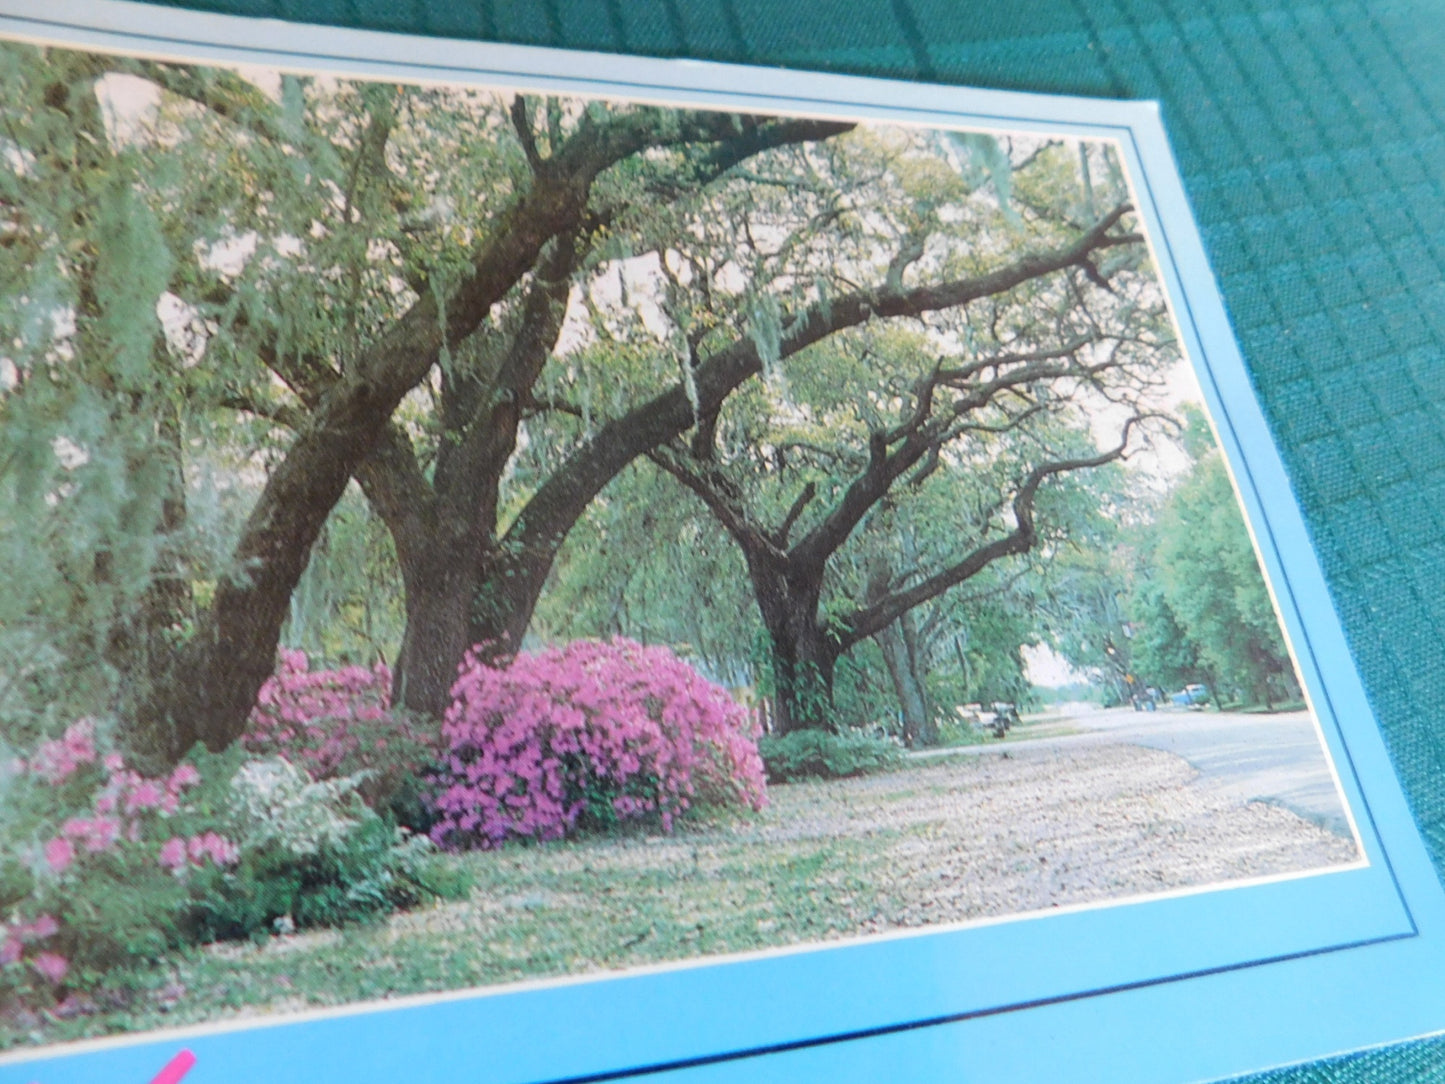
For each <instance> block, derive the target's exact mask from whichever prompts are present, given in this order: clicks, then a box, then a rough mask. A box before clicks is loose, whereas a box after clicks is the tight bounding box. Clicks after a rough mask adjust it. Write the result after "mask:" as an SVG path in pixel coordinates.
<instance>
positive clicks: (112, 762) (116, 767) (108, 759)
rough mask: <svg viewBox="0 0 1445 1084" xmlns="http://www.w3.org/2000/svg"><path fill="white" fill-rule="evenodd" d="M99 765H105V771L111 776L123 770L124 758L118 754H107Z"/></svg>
mask: <svg viewBox="0 0 1445 1084" xmlns="http://www.w3.org/2000/svg"><path fill="white" fill-rule="evenodd" d="M101 763H102V764H103V765H105V770H106V771H108V772H110V773H112V774H114V773H115V772H118V771H122V770H123V769H124V768H125V758H124V757H122V756H121V755H120V754H119V753H107V754H106V755H105V759H104V760H102V761H101Z"/></svg>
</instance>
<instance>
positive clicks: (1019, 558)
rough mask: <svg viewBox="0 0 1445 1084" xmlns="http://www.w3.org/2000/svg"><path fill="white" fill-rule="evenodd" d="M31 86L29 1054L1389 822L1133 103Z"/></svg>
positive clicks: (24, 818) (1145, 867)
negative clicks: (774, 105) (1297, 592)
mask: <svg viewBox="0 0 1445 1084" xmlns="http://www.w3.org/2000/svg"><path fill="white" fill-rule="evenodd" d="M0 83H3V85H4V86H5V87H6V94H5V97H4V100H3V102H0V491H3V498H0V555H3V560H4V563H5V567H6V569H7V574H6V576H5V577H4V578H3V579H0V651H3V654H4V657H5V658H6V659H7V660H8V661H7V663H6V664H5V666H4V668H3V670H0V753H3V757H0V832H3V839H0V1047H8V1048H17V1047H25V1046H33V1045H36V1044H46V1043H52V1042H61V1041H66V1040H71V1039H77V1038H83V1037H91V1036H101V1035H108V1034H115V1033H119V1032H134V1031H138V1030H139V1031H144V1030H148V1029H153V1028H160V1027H168V1026H172V1025H176V1024H193V1023H211V1022H219V1021H223V1020H235V1019H240V1018H245V1017H259V1016H262V1015H266V1016H272V1017H273V1016H274V1014H285V1013H292V1012H298V1011H300V1010H303V1009H308V1008H315V1007H321V1006H329V1005H341V1004H351V1003H360V1002H369V1001H375V1000H378V999H382V998H388V997H395V996H400V995H407V994H416V993H426V992H437V991H457V990H464V989H474V988H482V987H489V986H495V985H498V984H504V983H513V982H518V981H524V980H534V979H542V978H554V977H559V976H573V975H592V974H603V973H608V972H616V971H621V970H625V969H629V968H636V967H640V966H643V965H651V964H660V963H676V962H679V961H689V960H692V961H705V960H706V959H708V958H716V957H722V956H735V955H737V954H746V953H753V952H759V951H764V950H779V949H786V948H789V947H798V946H809V945H818V944H825V943H835V942H841V941H847V940H850V939H857V938H864V937H870V936H875V935H882V934H897V933H899V932H904V931H925V930H931V929H945V928H957V927H958V926H959V925H960V924H966V923H970V922H976V921H978V920H998V919H1000V918H1005V917H1008V916H1020V915H1029V914H1037V913H1039V912H1044V911H1048V910H1050V909H1053V908H1070V907H1079V906H1083V905H1105V904H1109V903H1111V902H1117V901H1122V900H1137V899H1139V898H1142V897H1149V896H1152V895H1159V894H1166V893H1179V892H1182V891H1203V890H1205V889H1210V888H1222V887H1227V886H1230V885H1237V884H1244V883H1250V884H1253V883H1258V882H1259V881H1261V880H1267V879H1270V878H1284V877H1297V876H1301V875H1304V874H1308V873H1313V872H1320V871H1328V870H1333V869H1340V868H1345V867H1355V866H1359V865H1360V864H1362V863H1363V861H1364V858H1363V850H1362V846H1361V844H1360V841H1359V838H1358V836H1357V834H1356V832H1355V828H1354V822H1353V819H1352V815H1351V813H1350V811H1349V809H1348V808H1347V806H1346V804H1345V802H1344V799H1343V797H1342V795H1341V790H1340V787H1339V784H1338V781H1337V779H1336V776H1335V770H1334V767H1333V766H1332V764H1331V762H1330V759H1329V757H1328V754H1327V751H1326V748H1325V745H1324V743H1323V740H1322V738H1321V733H1320V728H1319V725H1318V722H1317V720H1316V719H1315V717H1314V715H1313V714H1312V711H1311V709H1310V707H1309V704H1308V694H1307V690H1306V689H1305V688H1304V682H1303V681H1302V679H1301V677H1300V674H1299V672H1298V670H1297V668H1296V665H1295V662H1294V661H1293V658H1292V654H1291V648H1290V646H1289V645H1288V644H1287V643H1286V639H1285V636H1284V634H1283V633H1282V631H1281V625H1280V621H1279V619H1278V617H1277V613H1276V608H1275V605H1274V602H1273V601H1272V598H1271V594H1270V590H1269V588H1268V587H1267V586H1266V583H1265V580H1264V578H1263V576H1262V575H1261V572H1260V563H1259V560H1258V558H1257V555H1256V549H1255V545H1254V543H1253V541H1252V539H1251V535H1250V532H1249V530H1248V528H1247V527H1246V524H1245V521H1244V518H1243V516H1242V515H1241V512H1240V504H1239V500H1238V498H1237V496H1236V493H1235V488H1234V481H1233V480H1232V478H1231V474H1230V470H1229V467H1228V465H1227V464H1226V461H1225V458H1224V456H1223V454H1222V452H1221V450H1220V447H1219V445H1218V442H1217V440H1216V437H1215V432H1214V429H1213V428H1212V424H1218V419H1214V420H1213V423H1212V421H1211V419H1210V418H1209V416H1208V415H1207V412H1206V409H1205V406H1204V396H1203V395H1202V393H1201V390H1200V385H1199V382H1198V379H1197V376H1196V374H1195V371H1194V369H1193V367H1192V366H1191V362H1190V360H1189V359H1188V358H1187V357H1186V356H1185V354H1184V351H1183V349H1182V346H1181V343H1180V336H1179V332H1178V329H1177V326H1176V322H1175V319H1174V317H1173V315H1172V314H1171V310H1170V302H1169V299H1168V297H1167V296H1166V291H1165V286H1164V283H1163V280H1162V279H1161V277H1160V274H1159V271H1158V269H1157V266H1156V246H1157V244H1158V239H1157V238H1151V237H1149V236H1147V235H1146V232H1145V227H1144V225H1143V217H1142V216H1141V215H1140V214H1139V213H1138V212H1137V209H1136V196H1135V194H1134V188H1133V187H1132V186H1133V185H1135V184H1137V183H1138V178H1131V177H1130V176H1128V175H1127V171H1126V165H1125V157H1124V156H1123V155H1122V154H1121V152H1120V148H1119V147H1118V145H1117V144H1115V143H1114V142H1112V141H1110V140H1106V139H1080V138H1078V137H1076V136H1074V135H1070V134H1067V133H1063V132H1061V133H1057V134H1055V133H1050V132H1047V131H1040V130H1036V129H1034V128H1030V129H1029V130H1005V129H993V130H987V131H985V130H964V129H946V130H944V129H936V128H930V127H911V126H906V125H900V124H882V123H874V122H855V121H853V120H848V119H839V118H837V117H828V116H817V115H808V114H805V113H799V114H795V115H761V114H757V113H751V112H743V113H738V112H727V111H710V110H705V109H699V108H692V107H676V106H671V105H667V104H659V103H656V102H631V101H626V100H603V99H598V98H582V97H577V96H569V95H566V94H536V93H530V92H519V91H516V90H514V89H505V88H499V89H495V90H493V89H486V88H480V87H477V86H470V85H440V84H437V85H409V84H398V83H395V82H381V81H354V80H347V79H342V78H338V77H334V76H330V75H310V76H308V75H303V74H295V73H286V74H282V73H278V72H273V71H268V70H263V69H259V68H234V69H223V68H213V67H205V66H196V65H190V64H179V63H162V62H158V61H152V60H143V59H136V58H131V57H125V56H109V55H96V54H90V53H85V52H79V51H73V50H67V49H60V48H40V47H36V46H31V45H20V44H0Z"/></svg>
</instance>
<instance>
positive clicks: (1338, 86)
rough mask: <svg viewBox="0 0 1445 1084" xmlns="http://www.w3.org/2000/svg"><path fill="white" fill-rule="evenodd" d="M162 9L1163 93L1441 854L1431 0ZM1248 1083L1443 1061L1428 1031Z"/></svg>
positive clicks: (998, 83)
mask: <svg viewBox="0 0 1445 1084" xmlns="http://www.w3.org/2000/svg"><path fill="white" fill-rule="evenodd" d="M180 6H185V7H189V8H193V9H196V10H210V11H219V12H226V13H229V14H238V15H258V16H268V17H272V18H282V19H293V20H298V21H305V22H319V23H331V24H336V25H343V26H350V27H359V28H365V29H374V30H394V31H403V32H409V33H420V34H430V35H439V36H449V37H460V38H472V39H480V40H491V41H505V42H515V43H523V44H534V45H546V46H557V47H566V48H578V49H590V50H596V51H602V52H634V53H641V54H646V55H651V56H669V57H670V56H688V57H696V58H700V59H706V60H717V61H731V62H738V63H749V64H762V65H774V66H785V67H793V68H802V69H810V70H817V71H832V72H844V73H850V74H857V75H871V76H884V77H888V78H893V79H909V80H926V81H938V82H945V83H957V84H966V85H977V86H987V87H999V88H1009V89H1020V90H1037V91H1054V92H1061V93H1067V94H1077V95H1086V96H1094V97H1107V98H1155V99H1158V100H1159V101H1161V102H1162V103H1163V110H1164V120H1165V124H1166V126H1167V128H1168V130H1169V134H1170V138H1171V140H1172V141H1173V146H1174V151H1175V154H1176V155H1177V157H1178V159H1179V163H1180V167H1181V169H1182V171H1183V174H1184V183H1185V187H1186V189H1187V190H1188V193H1189V196H1190V199H1191V201H1192V202H1193V205H1194V210H1195V214H1196V216H1197V218H1198V221H1199V225H1200V228H1201V230H1202V231H1203V234H1204V239H1205V243H1206V245H1207V247H1208V249H1209V254H1210V257H1211V260H1212V261H1213V265H1214V269H1215V273H1216V275H1217V276H1218V279H1219V283H1220V286H1221V288H1222V290H1223V293H1224V298H1225V301H1226V303H1227V305H1228V307H1229V310H1230V313H1231V316H1232V319H1233V321H1234V325H1235V330H1236V333H1237V335H1238V337H1239V340H1240V344H1241V346H1242V347H1243V350H1244V355H1245V358H1246V360H1247V362H1248V365H1249V368H1250V372H1251V374H1252V376H1253V378H1254V381H1255V383H1256V386H1257V387H1258V389H1259V392H1260V395H1261V398H1262V400H1263V403H1264V407H1265V412H1266V414H1267V415H1268V418H1269V421H1270V424H1271V425H1272V426H1273V429H1274V432H1275V435H1276V437H1277V439H1278V441H1279V443H1280V445H1281V448H1282V451H1283V455H1284V459H1285V463H1286V466H1287V467H1288V469H1289V472H1290V474H1291V477H1292V478H1293V481H1294V486H1295V489H1296V492H1297V495H1298V497H1299V499H1300V502H1301V504H1302V505H1303V507H1304V511H1305V516H1306V518H1307V520H1308V522H1309V525H1310V528H1311V531H1312V532H1313V535H1314V539H1315V543H1316V546H1317V548H1318V550H1319V554H1320V558H1321V561H1322V563H1323V565H1324V568H1325V572H1326V575H1327V577H1328V579H1329V583H1330V587H1331V590H1332V592H1333V596H1334V602H1335V605H1336V607H1337V608H1338V610H1339V612H1340V614H1341V617H1342V618H1343V621H1344V626H1345V630H1346V633H1347V635H1348V637H1349V639H1350V642H1351V644H1352V647H1353V650H1354V652H1355V654H1356V657H1357V659H1358V662H1359V666H1360V669H1361V672H1362V674H1363V677H1364V681H1365V685H1366V688H1367V690H1368V692H1369V694H1370V697H1371V699H1372V700H1373V703H1374V705H1375V708H1376V711H1377V713H1378V715H1379V717H1380V719H1381V721H1382V723H1383V726H1384V728H1385V732H1386V737H1387V740H1388V742H1389V747H1390V750H1391V753H1392V755H1393V757H1394V761H1395V764H1396V766H1397V768H1398V770H1399V773H1400V776H1401V778H1402V780H1403V782H1404V784H1405V788H1406V790H1407V792H1408V794H1409V797H1410V800H1411V802H1412V803H1413V807H1414V810H1415V814H1416V817H1417V819H1418V821H1419V822H1420V825H1421V827H1422V829H1423V831H1424V834H1425V838H1426V841H1427V844H1428V845H1429V847H1430V848H1431V855H1432V857H1433V859H1434V862H1435V866H1436V868H1437V870H1440V869H1445V664H1442V650H1441V645H1442V643H1445V4H1441V3H1439V2H1438V0H1392V2H1382V3H1374V4H1366V3H1361V2H1358V0H1339V2H1303V0H1011V2H1006V3H1005V2H997V3H988V2H982V0H972V2H969V0H852V2H849V0H811V2H799V0H185V2H184V3H183V4H181V5H180ZM162 17H163V16H162ZM1441 981H1442V982H1445V976H1442V978H1441ZM1441 1023H1442V1025H1445V1021H1442V1022H1441ZM1251 1079H1252V1080H1253V1081H1259V1082H1269V1084H1284V1082H1286V1081H1288V1082H1304V1081H1308V1082H1312V1084H1314V1082H1321V1081H1371V1082H1376V1081H1383V1082H1389V1084H1395V1082H1405V1081H1411V1082H1413V1081H1431V1080H1442V1081H1445V1041H1429V1042H1424V1043H1416V1044H1411V1045H1408V1046H1404V1047H1399V1048H1395V1049H1392V1050H1386V1051H1373V1052H1370V1053H1368V1054H1363V1055H1356V1056H1354V1057H1350V1058H1345V1059H1342V1060H1339V1061H1335V1062H1329V1063H1319V1064H1316V1065H1311V1066H1304V1067H1299V1068H1296V1069H1292V1070H1287V1071H1281V1072H1275V1073H1269V1074H1265V1075H1263V1076H1258V1077H1254V1078H1251Z"/></svg>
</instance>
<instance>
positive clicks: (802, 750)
mask: <svg viewBox="0 0 1445 1084" xmlns="http://www.w3.org/2000/svg"><path fill="white" fill-rule="evenodd" d="M758 752H759V753H760V754H761V755H762V758H763V766H764V767H765V768H766V770H767V773H768V782H769V783H788V782H792V781H794V780H798V779H844V778H848V777H850V776H856V775H871V774H873V773H875V772H886V771H891V770H892V769H894V768H897V767H898V766H899V765H900V764H902V763H903V750H902V749H901V748H899V746H898V744H897V743H896V742H894V741H892V740H891V739H888V738H873V737H869V736H868V735H867V734H856V733H854V734H830V733H828V732H827V731H825V730H795V731H793V732H792V733H791V734H784V735H782V736H781V737H773V736H772V735H768V736H766V737H764V738H761V739H760V740H759V741H758Z"/></svg>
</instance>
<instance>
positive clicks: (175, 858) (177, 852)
mask: <svg viewBox="0 0 1445 1084" xmlns="http://www.w3.org/2000/svg"><path fill="white" fill-rule="evenodd" d="M157 861H159V862H160V864H161V868H162V869H169V870H177V869H180V868H181V867H182V866H184V865H185V864H186V841H185V840H183V839H182V838H181V837H180V836H171V838H170V839H168V840H166V841H165V843H164V844H162V845H161V853H160V857H159V858H158V859H157Z"/></svg>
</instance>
